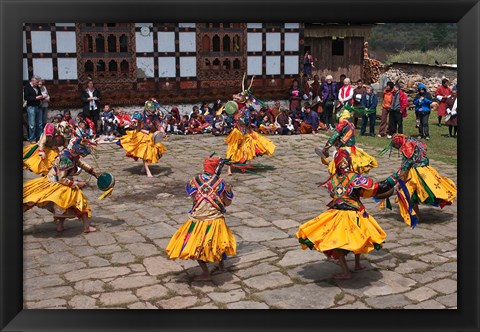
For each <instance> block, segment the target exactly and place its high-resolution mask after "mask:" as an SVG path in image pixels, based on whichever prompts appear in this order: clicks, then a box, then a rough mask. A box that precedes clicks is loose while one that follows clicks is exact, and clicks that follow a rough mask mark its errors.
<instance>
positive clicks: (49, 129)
mask: <svg viewBox="0 0 480 332" xmlns="http://www.w3.org/2000/svg"><path fill="white" fill-rule="evenodd" d="M72 132H73V128H72V127H71V126H70V125H69V124H68V122H66V121H62V122H60V123H58V124H54V123H47V124H46V125H45V128H44V129H43V133H42V135H41V136H40V139H39V140H38V143H36V144H30V145H27V146H26V147H24V149H23V168H24V169H28V170H30V171H31V172H33V173H35V174H41V175H47V173H48V172H49V171H50V169H51V168H52V166H53V161H54V160H55V158H56V157H57V155H58V152H59V147H62V148H66V147H67V146H68V143H69V141H70V139H71V137H72Z"/></svg>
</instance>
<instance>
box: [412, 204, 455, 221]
mask: <svg viewBox="0 0 480 332" xmlns="http://www.w3.org/2000/svg"><path fill="white" fill-rule="evenodd" d="M453 219H454V215H453V214H452V213H448V212H445V211H442V210H441V209H440V208H436V207H427V206H422V205H420V224H428V225H435V224H442V223H445V222H449V221H452V220H453Z"/></svg>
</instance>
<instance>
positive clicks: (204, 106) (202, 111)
mask: <svg viewBox="0 0 480 332" xmlns="http://www.w3.org/2000/svg"><path fill="white" fill-rule="evenodd" d="M209 113H212V109H211V108H210V106H209V105H208V103H207V102H203V103H202V107H200V114H201V115H203V116H205V115H207V114H209Z"/></svg>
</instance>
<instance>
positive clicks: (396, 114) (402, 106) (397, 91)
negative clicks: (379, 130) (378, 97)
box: [387, 83, 408, 138]
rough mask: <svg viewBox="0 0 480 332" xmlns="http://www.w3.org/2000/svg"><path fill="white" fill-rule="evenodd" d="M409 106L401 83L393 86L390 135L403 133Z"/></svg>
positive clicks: (390, 136) (389, 136)
mask: <svg viewBox="0 0 480 332" xmlns="http://www.w3.org/2000/svg"><path fill="white" fill-rule="evenodd" d="M407 106H408V97H407V94H406V93H405V92H403V91H402V90H401V88H400V84H398V83H397V84H395V85H394V86H393V94H392V104H391V105H390V115H389V117H388V120H389V124H388V130H389V131H388V133H389V134H388V136H387V138H392V136H393V134H395V133H399V134H403V118H404V114H406V111H407Z"/></svg>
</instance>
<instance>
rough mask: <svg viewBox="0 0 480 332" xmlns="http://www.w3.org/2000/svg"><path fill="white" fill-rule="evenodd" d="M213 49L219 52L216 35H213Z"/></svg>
mask: <svg viewBox="0 0 480 332" xmlns="http://www.w3.org/2000/svg"><path fill="white" fill-rule="evenodd" d="M213 51H214V52H220V37H219V36H218V35H215V36H213Z"/></svg>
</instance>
